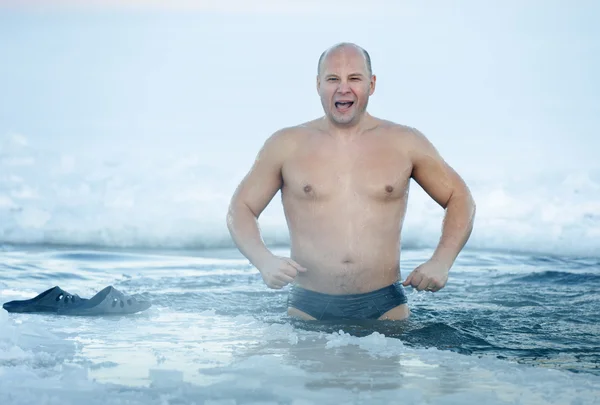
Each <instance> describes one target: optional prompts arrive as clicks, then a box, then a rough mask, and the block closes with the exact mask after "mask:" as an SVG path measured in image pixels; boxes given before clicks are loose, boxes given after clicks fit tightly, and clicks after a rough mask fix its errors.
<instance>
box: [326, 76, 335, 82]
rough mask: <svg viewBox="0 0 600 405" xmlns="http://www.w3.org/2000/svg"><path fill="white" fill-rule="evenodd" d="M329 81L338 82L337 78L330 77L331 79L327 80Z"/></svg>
mask: <svg viewBox="0 0 600 405" xmlns="http://www.w3.org/2000/svg"><path fill="white" fill-rule="evenodd" d="M327 81H329V82H334V81H337V78H335V77H330V78H329V79H327Z"/></svg>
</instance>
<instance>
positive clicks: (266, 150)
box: [260, 124, 311, 160]
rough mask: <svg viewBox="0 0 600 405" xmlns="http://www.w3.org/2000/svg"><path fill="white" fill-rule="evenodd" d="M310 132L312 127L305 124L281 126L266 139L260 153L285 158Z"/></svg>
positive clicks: (280, 158)
mask: <svg viewBox="0 0 600 405" xmlns="http://www.w3.org/2000/svg"><path fill="white" fill-rule="evenodd" d="M310 132H311V129H310V128H309V127H307V126H306V125H305V124H300V125H296V126H290V127H284V128H280V129H278V130H277V131H275V132H273V133H272V134H271V135H270V136H269V137H267V138H266V139H265V141H264V143H263V146H262V148H261V150H260V155H261V156H263V157H265V156H268V157H274V158H278V159H279V160H285V159H286V157H288V156H290V155H291V154H293V152H294V151H295V150H296V149H297V148H298V146H299V145H300V144H301V142H302V140H303V139H305V138H306V135H307V134H308V133H310Z"/></svg>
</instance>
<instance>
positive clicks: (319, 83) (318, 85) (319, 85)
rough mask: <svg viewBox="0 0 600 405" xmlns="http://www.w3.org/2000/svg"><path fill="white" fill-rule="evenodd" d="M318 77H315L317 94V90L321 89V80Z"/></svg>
mask: <svg viewBox="0 0 600 405" xmlns="http://www.w3.org/2000/svg"><path fill="white" fill-rule="evenodd" d="M319 76H320V75H317V93H318V92H319V88H320V87H321V78H320V77H319Z"/></svg>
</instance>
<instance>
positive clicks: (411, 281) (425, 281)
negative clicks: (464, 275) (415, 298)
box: [402, 270, 441, 292]
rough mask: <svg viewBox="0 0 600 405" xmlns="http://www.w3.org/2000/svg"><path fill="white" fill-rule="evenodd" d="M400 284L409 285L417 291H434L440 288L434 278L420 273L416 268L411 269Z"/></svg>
mask: <svg viewBox="0 0 600 405" xmlns="http://www.w3.org/2000/svg"><path fill="white" fill-rule="evenodd" d="M402 285H403V286H405V287H407V286H409V285H410V286H412V287H413V288H415V289H416V290H417V291H424V290H427V291H432V292H435V291H439V290H440V288H441V287H440V284H439V283H438V282H437V281H436V280H435V279H433V278H431V277H428V276H426V275H424V274H422V273H420V272H419V271H418V270H413V272H412V273H410V274H409V275H408V277H406V280H404V282H403V283H402Z"/></svg>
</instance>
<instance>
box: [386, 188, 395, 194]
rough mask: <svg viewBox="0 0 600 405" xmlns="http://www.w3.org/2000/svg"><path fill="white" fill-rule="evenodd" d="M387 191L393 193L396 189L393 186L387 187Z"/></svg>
mask: <svg viewBox="0 0 600 405" xmlns="http://www.w3.org/2000/svg"><path fill="white" fill-rule="evenodd" d="M385 191H386V192H388V193H391V192H392V191H394V187H392V186H385Z"/></svg>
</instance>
